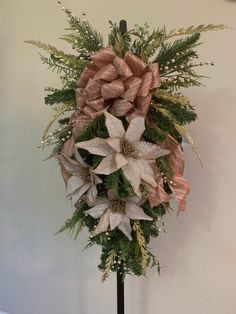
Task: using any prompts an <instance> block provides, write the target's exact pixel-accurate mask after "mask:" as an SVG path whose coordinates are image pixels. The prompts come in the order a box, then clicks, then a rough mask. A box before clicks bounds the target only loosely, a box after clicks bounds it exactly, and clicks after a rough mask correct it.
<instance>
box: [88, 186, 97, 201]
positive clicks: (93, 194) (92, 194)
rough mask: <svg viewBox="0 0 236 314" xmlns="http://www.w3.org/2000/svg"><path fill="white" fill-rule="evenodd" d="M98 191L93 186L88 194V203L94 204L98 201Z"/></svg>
mask: <svg viewBox="0 0 236 314" xmlns="http://www.w3.org/2000/svg"><path fill="white" fill-rule="evenodd" d="M97 194H98V190H97V187H96V185H95V184H92V185H91V186H90V188H89V189H88V191H87V193H86V197H87V201H88V203H89V204H92V203H94V202H95V201H96V198H97Z"/></svg>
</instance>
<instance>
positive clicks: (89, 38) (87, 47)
mask: <svg viewBox="0 0 236 314" xmlns="http://www.w3.org/2000/svg"><path fill="white" fill-rule="evenodd" d="M65 12H66V14H67V17H68V21H69V24H70V27H71V28H70V29H69V30H73V31H75V34H74V33H72V34H68V35H65V36H63V37H62V38H61V39H64V40H66V41H67V42H68V43H69V44H72V48H73V49H76V50H77V51H78V52H79V53H80V57H82V58H88V57H89V55H90V53H93V52H95V51H98V50H100V49H101V48H102V47H103V37H102V35H101V34H100V33H98V32H97V31H96V30H95V29H93V28H92V26H91V25H90V24H89V22H88V21H87V20H85V19H81V18H79V17H77V16H75V15H74V14H72V13H71V11H70V10H67V9H66V10H65Z"/></svg>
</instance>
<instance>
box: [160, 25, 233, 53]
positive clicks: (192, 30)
mask: <svg viewBox="0 0 236 314" xmlns="http://www.w3.org/2000/svg"><path fill="white" fill-rule="evenodd" d="M226 28H228V27H227V26H225V25H224V24H207V25H206V24H200V25H198V26H190V27H187V28H184V27H182V28H179V29H174V30H171V31H170V32H165V33H164V34H163V36H162V38H160V39H159V41H158V42H157V43H156V46H157V47H160V46H161V45H162V44H163V43H164V42H165V41H167V40H169V39H171V38H173V37H176V36H186V35H193V34H198V33H204V32H210V31H218V30H224V29H226Z"/></svg>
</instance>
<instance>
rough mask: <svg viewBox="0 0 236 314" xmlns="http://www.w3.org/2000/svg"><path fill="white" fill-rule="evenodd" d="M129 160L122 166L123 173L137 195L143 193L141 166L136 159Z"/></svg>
mask: <svg viewBox="0 0 236 314" xmlns="http://www.w3.org/2000/svg"><path fill="white" fill-rule="evenodd" d="M127 160H128V164H127V165H125V166H123V167H122V171H123V174H124V176H125V177H126V179H127V180H128V181H129V183H130V185H131V186H132V188H133V190H134V193H135V194H136V195H141V193H140V191H139V186H140V183H141V178H140V171H139V166H138V165H137V163H136V160H135V159H133V158H128V159H127Z"/></svg>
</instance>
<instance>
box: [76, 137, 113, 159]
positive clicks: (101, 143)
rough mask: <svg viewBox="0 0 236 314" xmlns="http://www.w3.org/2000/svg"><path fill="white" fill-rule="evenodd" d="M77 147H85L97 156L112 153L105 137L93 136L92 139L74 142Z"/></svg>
mask: <svg viewBox="0 0 236 314" xmlns="http://www.w3.org/2000/svg"><path fill="white" fill-rule="evenodd" d="M76 147H77V148H82V149H86V150H87V151H89V152H90V153H91V154H94V155H99V156H108V155H111V154H112V153H113V151H114V150H113V149H112V148H111V146H110V145H108V144H107V142H106V141H105V139H103V138H100V137H95V138H93V139H92V140H89V141H84V142H79V143H76Z"/></svg>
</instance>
